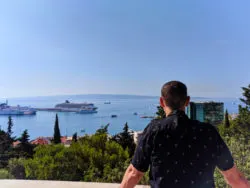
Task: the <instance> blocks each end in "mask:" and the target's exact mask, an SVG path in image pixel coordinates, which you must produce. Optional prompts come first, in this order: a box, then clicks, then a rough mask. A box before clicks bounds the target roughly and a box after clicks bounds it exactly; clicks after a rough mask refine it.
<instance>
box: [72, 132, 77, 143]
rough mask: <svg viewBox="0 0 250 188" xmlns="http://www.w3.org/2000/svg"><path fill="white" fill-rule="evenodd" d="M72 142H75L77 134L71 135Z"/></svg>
mask: <svg viewBox="0 0 250 188" xmlns="http://www.w3.org/2000/svg"><path fill="white" fill-rule="evenodd" d="M72 141H73V142H77V133H75V134H73V136H72Z"/></svg>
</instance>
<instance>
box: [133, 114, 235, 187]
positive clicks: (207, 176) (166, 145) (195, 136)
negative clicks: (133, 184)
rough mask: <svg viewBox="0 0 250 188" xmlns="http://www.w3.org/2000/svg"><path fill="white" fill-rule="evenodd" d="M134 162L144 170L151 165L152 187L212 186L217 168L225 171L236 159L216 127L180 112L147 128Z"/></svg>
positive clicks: (152, 123) (154, 121)
mask: <svg viewBox="0 0 250 188" xmlns="http://www.w3.org/2000/svg"><path fill="white" fill-rule="evenodd" d="M132 165H133V166H134V167H135V168H136V169H137V170H139V171H141V172H146V171H147V170H148V168H149V167H150V173H149V175H150V185H151V187H155V188H161V187H164V188H165V187H170V188H182V187H185V188H189V187H190V188H196V187H197V188H198V187H199V188H212V187H215V186H214V179H213V174H214V170H215V167H218V168H219V169H220V170H222V171H225V170H228V169H230V168H232V167H233V165H234V161H233V158H232V155H231V153H230V151H229V149H228V147H227V146H226V144H225V143H224V141H223V140H222V138H221V137H220V135H219V133H218V132H217V130H216V128H215V127H214V126H212V125H210V124H207V123H201V122H199V121H194V120H190V119H189V118H188V117H187V116H186V115H185V113H184V112H182V111H176V112H174V113H172V114H171V115H170V116H168V117H167V118H164V119H162V120H153V121H152V122H151V123H150V124H149V125H148V126H147V127H146V128H145V130H144V132H143V134H142V136H141V138H140V140H139V143H138V146H137V148H136V151H135V155H134V157H133V159H132Z"/></svg>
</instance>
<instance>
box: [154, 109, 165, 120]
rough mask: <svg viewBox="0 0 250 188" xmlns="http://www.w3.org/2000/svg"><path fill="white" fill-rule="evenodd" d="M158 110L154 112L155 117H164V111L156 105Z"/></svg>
mask: <svg viewBox="0 0 250 188" xmlns="http://www.w3.org/2000/svg"><path fill="white" fill-rule="evenodd" d="M157 109H158V111H157V112H156V115H157V119H163V118H165V117H166V113H165V111H164V109H163V108H162V107H161V106H157Z"/></svg>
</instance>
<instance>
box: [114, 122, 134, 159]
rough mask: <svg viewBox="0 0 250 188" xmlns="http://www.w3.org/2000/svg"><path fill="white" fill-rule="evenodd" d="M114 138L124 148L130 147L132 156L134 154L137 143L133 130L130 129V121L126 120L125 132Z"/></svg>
mask: <svg viewBox="0 0 250 188" xmlns="http://www.w3.org/2000/svg"><path fill="white" fill-rule="evenodd" d="M112 140H114V141H116V142H117V143H118V144H120V145H121V146H122V148H123V149H128V151H129V155H130V157H132V156H133V155H134V150H135V146H136V145H135V143H134V138H133V131H129V127H128V123H127V122H126V123H125V125H124V128H123V132H121V133H118V134H116V135H115V136H113V138H112Z"/></svg>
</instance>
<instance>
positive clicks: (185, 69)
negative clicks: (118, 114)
mask: <svg viewBox="0 0 250 188" xmlns="http://www.w3.org/2000/svg"><path fill="white" fill-rule="evenodd" d="M249 18H250V1H248V0H242V1H240V2H239V1H234V0H221V1H218V0H210V1H200V0H189V1H184V0H182V1H181V0H172V1H166V0H164V1H163V0H162V1H147V0H137V1H134V0H127V1H117V0H99V1H97V0H71V1H68V0H53V1H51V0H43V1H42V0H41V1H34V0H25V1H19V0H16V1H14V0H10V1H0V27H1V28H0V70H1V74H0V83H1V84H0V86H1V89H0V91H1V92H0V97H3V98H7V97H22V96H44V95H45V96H46V95H57V94H91V93H103V94H137V95H156V96H157V95H159V94H160V88H161V86H162V84H163V83H164V82H166V81H169V80H180V81H183V82H184V83H186V84H187V86H188V88H189V93H190V95H191V96H205V97H238V96H240V95H241V89H240V87H242V86H246V85H248V84H249V83H250V72H249V70H250V53H249V52H250V22H249Z"/></svg>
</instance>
